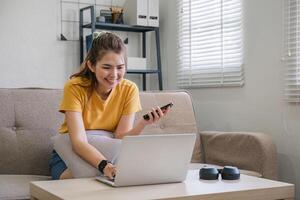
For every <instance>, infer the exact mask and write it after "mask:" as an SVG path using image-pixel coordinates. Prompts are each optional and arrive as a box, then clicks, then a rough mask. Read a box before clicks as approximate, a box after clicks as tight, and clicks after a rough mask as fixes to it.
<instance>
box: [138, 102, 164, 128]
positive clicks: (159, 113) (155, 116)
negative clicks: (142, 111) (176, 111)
mask: <svg viewBox="0 0 300 200" xmlns="http://www.w3.org/2000/svg"><path fill="white" fill-rule="evenodd" d="M169 111H170V107H168V108H167V109H164V110H161V109H160V107H159V106H157V107H154V108H152V109H151V110H150V111H149V112H148V113H146V114H148V116H149V119H148V120H145V119H144V118H143V119H142V121H143V124H144V125H149V124H153V123H156V122H157V121H159V120H160V119H161V118H163V117H164V116H166V115H167V114H168V112H169Z"/></svg>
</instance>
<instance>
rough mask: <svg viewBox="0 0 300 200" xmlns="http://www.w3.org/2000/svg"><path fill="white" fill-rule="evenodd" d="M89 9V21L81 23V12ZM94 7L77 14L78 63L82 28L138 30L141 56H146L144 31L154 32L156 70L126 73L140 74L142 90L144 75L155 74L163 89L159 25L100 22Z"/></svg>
mask: <svg viewBox="0 0 300 200" xmlns="http://www.w3.org/2000/svg"><path fill="white" fill-rule="evenodd" d="M87 10H89V11H90V13H91V23H87V24H83V12H84V11H87ZM95 19H96V18H95V9H94V6H88V7H85V8H81V9H80V14H79V43H80V63H82V62H83V55H84V45H83V44H84V38H83V29H85V28H87V29H91V32H92V33H94V32H95V31H96V29H100V30H111V31H125V32H138V33H142V57H143V58H146V33H147V32H151V31H154V32H155V41H156V42H155V43H156V57H157V69H156V70H130V69H128V70H127V73H128V74H141V75H142V80H143V90H144V91H145V90H146V89H147V85H146V75H147V74H157V76H158V85H159V90H163V82H162V70H161V56H160V53H161V52H160V39H159V27H151V26H131V25H126V24H112V23H101V22H96V21H95Z"/></svg>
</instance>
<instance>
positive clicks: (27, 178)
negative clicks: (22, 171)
mask: <svg viewBox="0 0 300 200" xmlns="http://www.w3.org/2000/svg"><path fill="white" fill-rule="evenodd" d="M42 180H50V177H49V176H37V175H3V174H1V175H0V185H1V187H0V199H5V200H8V199H30V192H29V183H30V182H31V181H42Z"/></svg>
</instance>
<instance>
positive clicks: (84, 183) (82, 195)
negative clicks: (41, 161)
mask: <svg viewBox="0 0 300 200" xmlns="http://www.w3.org/2000/svg"><path fill="white" fill-rule="evenodd" d="M198 172H199V170H189V172H188V176H187V179H186V180H185V181H184V182H182V183H170V184H159V185H145V186H133V187H120V188H113V187H110V186H107V185H105V184H103V183H100V182H98V181H97V180H95V179H93V178H84V179H68V180H58V181H35V182H31V184H30V193H31V196H32V199H39V200H43V199H53V200H56V199H67V200H68V199H69V200H82V199H87V200H98V199H105V200H120V199H122V200H127V199H128V200H134V199H138V200H142V199H176V200H178V199H189V200H193V199H199V200H202V199H205V200H213V199H215V200H224V199H230V200H242V199H246V200H250V199H251V200H272V199H274V200H275V199H277V200H278V199H284V200H292V199H294V195H295V188H294V185H293V184H289V183H283V182H279V181H272V180H268V179H263V178H257V177H252V176H247V175H241V178H240V180H235V181H229V180H227V181H226V180H222V179H219V180H211V181H207V180H199V174H198Z"/></svg>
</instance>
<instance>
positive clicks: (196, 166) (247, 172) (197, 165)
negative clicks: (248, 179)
mask: <svg viewBox="0 0 300 200" xmlns="http://www.w3.org/2000/svg"><path fill="white" fill-rule="evenodd" d="M203 166H212V167H216V168H217V169H222V168H223V167H222V166H219V165H211V164H204V163H191V164H190V165H189V169H190V170H191V169H200V168H202V167H203ZM239 170H240V173H241V174H244V175H248V176H255V177H259V178H261V177H262V175H261V174H260V173H258V172H255V171H250V170H244V169H239Z"/></svg>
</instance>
